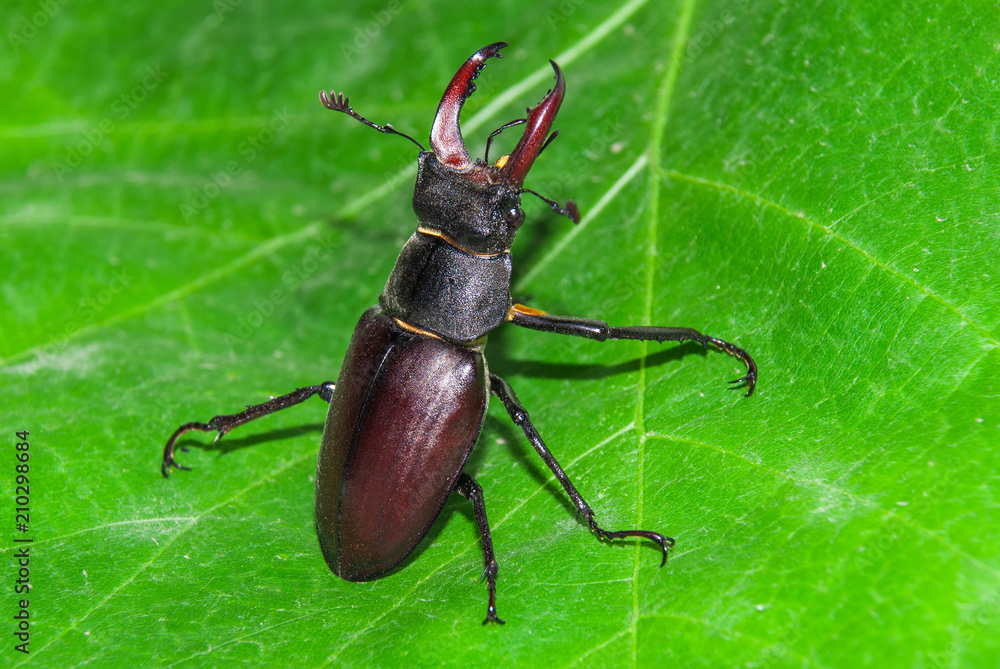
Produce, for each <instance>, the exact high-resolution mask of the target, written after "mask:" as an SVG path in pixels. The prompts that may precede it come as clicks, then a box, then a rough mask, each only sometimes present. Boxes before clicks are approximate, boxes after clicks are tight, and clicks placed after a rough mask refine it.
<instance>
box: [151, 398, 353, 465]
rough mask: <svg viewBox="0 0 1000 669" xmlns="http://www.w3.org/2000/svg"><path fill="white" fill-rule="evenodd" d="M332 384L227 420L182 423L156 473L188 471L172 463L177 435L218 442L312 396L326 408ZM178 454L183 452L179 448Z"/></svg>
mask: <svg viewBox="0 0 1000 669" xmlns="http://www.w3.org/2000/svg"><path fill="white" fill-rule="evenodd" d="M333 388H334V383H333V381H326V382H325V383H321V384H319V385H318V386H307V387H305V388H297V389H296V390H294V391H292V392H290V393H288V394H287V395H282V396H281V397H275V398H273V399H271V400H269V401H267V402H264V403H262V404H254V405H252V406H248V407H247V408H246V411H241V412H240V413H235V414H231V415H229V416H216V417H215V418H213V419H212V420H210V421H208V422H207V423H199V422H197V421H193V422H190V423H185V424H184V425H181V426H180V427H179V428H177V429H176V430H175V431H174V433H173V434H172V435H170V439H168V440H167V445H166V446H165V447H164V448H163V464H162V465H160V471H161V472H163V476H164V478H166V477H167V476H170V468H171V467H173V468H174V469H191V468H190V467H185V466H184V465H181V464H179V463H178V462H177V461H176V460H174V447H175V445H176V444H177V440H178V439H180V437H181V435H182V434H184V433H185V432H190V431H191V430H197V431H199V432H216V431H218V433H219V434H218V435H217V436H216V437H215V438H216V440H218V439H221V438H222V436H223V435H224V434H226V433H227V432H231V431H232V430H234V429H236V428H237V427H239V426H240V425H243V424H244V423H249V422H250V421H252V420H254V419H255V418H260V417H261V416H266V415H268V414H271V413H274V412H275V411H281V410H282V409H287V408H288V407H290V406H295V405H296V404H298V403H299V402H304V401H306V400H307V399H309V398H310V397H312V396H313V395H319V396H320V397H321V398H323V399H324V400H326V402H327V404H329V403H330V400H331V399H332V398H333ZM181 450H182V451H185V452H186V451H187V449H186V448H184V447H183V446H182V447H181Z"/></svg>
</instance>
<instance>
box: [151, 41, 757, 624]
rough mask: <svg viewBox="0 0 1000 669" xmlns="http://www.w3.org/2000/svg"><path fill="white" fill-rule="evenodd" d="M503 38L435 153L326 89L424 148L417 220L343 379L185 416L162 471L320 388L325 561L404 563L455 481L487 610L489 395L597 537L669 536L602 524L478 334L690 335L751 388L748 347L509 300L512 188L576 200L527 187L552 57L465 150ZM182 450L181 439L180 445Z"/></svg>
mask: <svg viewBox="0 0 1000 669" xmlns="http://www.w3.org/2000/svg"><path fill="white" fill-rule="evenodd" d="M505 46H507V45H506V43H504V42H497V43H495V44H491V45H489V46H487V47H484V48H482V49H480V50H479V51H477V52H476V53H475V54H473V55H472V57H471V58H469V59H468V60H467V61H465V64H464V65H462V67H461V68H460V69H459V70H458V72H457V73H456V74H455V76H454V77H453V78H452V80H451V83H450V84H448V88H447V89H446V90H445V92H444V96H443V97H442V98H441V102H440V104H439V105H438V109H437V115H436V116H435V117H434V124H433V126H432V127H431V133H430V145H431V150H430V151H428V150H426V149H425V148H424V147H423V145H421V144H420V142H418V141H417V140H415V139H413V138H412V137H410V136H409V135H405V134H403V133H401V132H399V131H397V130H396V129H394V128H393V127H392V126H391V125H388V124H386V125H385V126H379V125H376V124H374V123H372V122H371V121H369V120H368V119H366V118H364V117H362V116H360V115H358V114H357V113H355V111H354V110H353V109H352V108H351V106H350V104H349V99H348V98H347V97H345V96H344V94H343V93H334V92H333V91H330V93H329V94H328V93H327V92H326V91H323V92H321V93H320V100H321V101H322V103H323V105H325V106H326V107H327V108H328V109H332V110H334V111H339V112H343V113H345V114H348V115H350V116H351V117H353V118H355V119H357V120H358V121H360V122H361V123H364V124H365V125H367V126H369V127H371V128H374V129H375V130H378V131H379V132H382V133H386V134H397V135H401V136H403V137H405V138H406V139H408V140H410V141H411V142H413V143H414V144H416V145H417V146H418V147H420V155H419V157H418V163H419V170H418V172H417V181H416V187H415V189H414V192H413V209H414V211H415V212H416V214H417V220H418V225H417V230H416V232H415V233H414V234H413V236H412V237H410V239H409V241H407V242H406V245H405V246H403V249H402V251H401V252H400V254H399V258H398V259H397V260H396V265H395V267H394V269H393V270H392V274H390V276H389V280H388V282H387V283H386V286H385V290H384V291H383V292H382V295H381V297H380V298H379V303H378V305H377V306H373V307H371V308H370V309H368V311H366V312H365V313H364V314H363V315H362V316H361V320H360V321H359V322H358V325H357V328H356V329H355V331H354V335H353V337H352V338H351V343H350V346H349V347H348V350H347V355H346V357H345V358H344V363H343V366H342V367H341V369H340V375H339V377H338V379H337V382H336V384H334V383H331V382H329V381H327V382H325V383H321V384H319V385H315V386H309V387H306V388H299V389H297V390H296V391H294V392H292V393H289V394H287V395H283V396H281V397H277V398H274V399H272V400H271V401H269V402H265V403H263V404H258V405H255V406H250V407H249V408H247V410H246V411H243V412H241V413H238V414H232V415H228V416H216V417H215V418H213V419H212V420H210V421H208V422H207V423H199V422H191V423H187V424H185V425H182V426H180V427H179V428H177V430H176V431H175V432H174V433H173V435H172V436H171V437H170V439H169V440H168V441H167V444H166V447H165V448H164V451H163V462H162V465H161V471H162V473H163V475H164V476H165V477H166V476H168V475H169V473H170V468H171V467H173V468H176V469H188V468H187V467H184V466H182V465H180V464H178V463H177V461H176V460H174V449H175V446H176V444H177V440H178V438H179V437H180V436H181V435H183V434H184V433H185V432H188V431H190V430H198V431H201V432H213V431H217V432H218V435H217V436H216V439H218V438H220V437H222V436H223V435H224V434H226V433H227V432H230V431H231V430H233V429H234V428H236V427H238V426H240V425H243V424H244V423H248V422H250V421H251V420H254V419H256V418H260V417H261V416H265V415H267V414H270V413H273V412H275V411H279V410H281V409H285V408H288V407H290V406H293V405H295V404H298V403H299V402H302V401H304V400H306V399H308V398H310V397H312V396H313V395H319V396H320V397H321V398H322V399H323V400H324V401H326V402H328V403H329V405H330V409H329V413H328V414H327V418H326V425H325V427H324V429H323V438H322V445H321V447H320V453H319V463H318V465H317V468H316V529H317V533H318V535H319V544H320V547H321V548H322V552H323V555H324V557H325V558H326V562H327V564H328V565H329V567H330V569H331V570H333V572H334V573H335V574H337V575H338V576H340V577H342V578H344V579H347V580H349V581H369V580H372V579H374V578H378V577H379V576H382V575H383V574H385V573H386V572H388V571H390V570H391V569H392V568H393V567H395V566H397V565H398V564H399V563H400V562H402V560H403V559H405V558H406V557H407V556H408V555H409V554H410V553H411V552H412V551H413V549H414V548H415V547H416V546H417V544H418V543H419V542H420V540H421V539H422V538H423V537H424V535H426V534H427V531H428V530H429V529H430V526H431V524H432V523H433V522H434V520H435V518H437V516H438V514H439V513H440V511H441V508H442V507H443V506H444V502H445V500H446V499H447V497H448V496H449V495H450V494H451V493H452V492H457V493H458V494H460V495H462V496H463V497H465V498H467V499H468V500H469V501H471V502H472V505H473V509H474V511H475V516H476V522H477V524H478V525H479V531H480V534H481V536H482V549H483V557H484V560H485V572H484V575H485V577H486V585H487V589H488V592H489V604H488V608H487V613H486V619H485V620H484V621H483V624H486V623H488V622H494V623H500V624H502V623H503V621H502V620H500V618H498V617H497V612H496V579H497V562H496V560H495V558H494V555H493V541H492V539H491V538H490V528H489V523H488V521H487V519H486V506H485V504H484V501H483V490H482V488H481V487H480V486H479V484H478V483H476V481H475V479H473V478H472V477H471V476H469V474H467V473H465V472H464V471H463V467H464V465H465V461H466V459H467V458H468V457H469V453H470V452H471V450H472V447H473V445H474V444H475V443H476V439H477V438H478V437H479V434H480V431H481V430H482V426H483V420H484V418H485V416H486V406H487V403H488V401H489V395H490V393H492V394H494V395H496V396H497V397H498V398H499V399H500V402H501V403H502V404H503V406H504V408H505V409H506V410H507V413H509V414H510V417H511V419H512V420H513V421H514V423H515V424H516V425H517V426H519V427H520V428H521V429H522V430H523V431H524V434H525V436H526V437H527V439H528V441H529V442H531V445H532V446H533V447H534V449H535V450H536V451H537V452H538V455H539V456H541V458H542V460H544V461H545V464H546V465H548V467H549V469H551V470H552V473H553V474H554V475H555V477H556V478H557V479H558V480H559V483H561V484H562V486H563V488H564V489H565V490H566V494H568V495H569V497H570V499H571V500H572V501H573V504H574V505H575V506H576V508H577V510H578V511H579V513H580V515H582V516H583V518H584V519H586V522H587V524H588V525H589V526H590V530H591V531H592V532H593V533H594V534H595V535H597V537H598V539H602V540H603V539H607V540H609V541H610V540H613V539H622V538H626V537H639V538H643V539H648V540H650V541H653V542H655V543H656V544H658V545H659V547H660V550H661V551H662V555H663V557H662V560H661V562H660V566H661V567H662V566H663V565H664V564H665V563H666V560H667V554H668V552H669V549H670V548H671V547H672V546H673V545H674V540H673V539H671V538H670V537H666V536H664V535H662V534H659V533H658V532H651V531H648V530H617V531H609V530H605V529H604V528H602V527H600V526H599V525H598V524H597V521H596V520H595V519H594V512H593V510H591V508H590V506H589V505H588V504H587V503H586V502H585V501H584V500H583V497H581V496H580V493H579V492H577V489H576V487H575V486H574V485H573V484H572V483H571V482H570V480H569V478H568V477H567V476H566V473H565V472H564V471H563V469H562V467H560V466H559V463H558V462H556V459H555V457H553V455H552V454H551V453H550V452H549V450H548V448H546V446H545V443H544V442H543V441H542V438H541V436H540V435H539V434H538V431H537V430H536V429H535V426H534V425H533V424H532V422H531V419H530V418H529V417H528V412H527V411H525V409H524V407H523V406H521V403H520V401H519V400H518V398H517V395H516V394H515V393H514V390H513V389H512V388H511V387H510V385H508V383H507V382H506V381H504V380H503V379H501V378H500V377H499V376H497V375H496V374H491V373H490V372H489V370H488V367H487V364H486V358H485V357H484V355H483V349H484V348H485V346H486V336H487V333H489V332H490V331H491V330H493V329H494V328H496V327H497V326H499V325H500V324H502V323H504V322H509V323H513V324H514V325H520V326H521V327H525V328H529V329H532V330H540V331H542V332H550V333H553V334H561V335H571V336H576V337H586V338H589V339H596V340H597V341H606V340H608V339H637V340H646V341H658V342H664V341H678V342H682V341H685V340H693V341H696V342H700V343H701V344H702V345H703V346H705V347H706V348H707V347H708V345H709V344H711V345H712V346H714V347H717V348H719V349H720V350H722V351H724V352H726V353H728V354H729V355H731V356H735V357H736V358H738V359H740V360H741V361H743V363H745V364H746V366H747V373H746V375H745V376H743V377H742V378H740V379H736V380H735V381H732V382H731V383H737V384H739V383H746V389H747V391H746V395H747V396H749V395H751V394H752V393H753V391H754V386H755V384H756V382H757V365H756V364H755V363H754V361H753V359H752V358H751V357H750V355H749V354H747V353H746V351H744V350H742V349H740V348H737V347H736V346H734V345H732V344H729V343H727V342H724V341H722V340H720V339H716V338H715V337H709V336H706V335H703V334H701V333H700V332H698V331H697V330H692V329H690V328H673V327H651V326H630V327H611V326H609V325H608V324H607V323H604V322H603V321H599V320H592V319H587V318H575V317H571V316H554V315H551V314H548V313H546V312H544V311H540V310H538V309H534V308H531V307H527V306H524V305H522V304H514V303H512V302H511V298H510V272H511V261H510V247H511V242H512V241H513V239H514V235H515V234H516V233H517V230H518V228H519V227H520V226H521V224H522V223H523V222H524V213H523V212H522V211H521V195H522V194H525V193H529V194H532V195H536V196H537V197H539V198H541V199H542V200H544V201H545V202H546V203H548V205H549V206H550V207H551V208H552V210H553V211H555V212H557V213H559V214H562V215H564V216H566V217H568V218H570V219H572V220H573V221H574V222H578V221H579V211H578V209H577V207H576V205H575V204H574V203H573V202H572V200H570V201H568V202H567V203H566V206H565V207H561V206H559V204H558V203H557V202H555V201H553V200H550V199H548V198H545V197H543V196H541V195H539V194H538V193H535V192H534V191H531V190H528V189H526V188H523V187H522V184H523V183H524V178H525V176H526V175H527V174H528V171H529V170H530V169H531V166H532V165H533V164H534V162H535V159H536V158H537V157H538V155H539V154H540V153H541V152H542V150H543V149H544V148H545V147H546V146H547V145H548V144H549V142H551V141H552V139H553V138H554V137H555V135H556V133H555V132H553V133H552V134H551V135H549V130H550V128H551V127H552V122H553V120H554V119H555V116H556V113H557V112H558V111H559V106H560V104H561V103H562V99H563V95H564V93H565V89H566V86H565V82H564V80H563V75H562V72H560V70H559V66H558V65H556V64H555V63H554V62H552V61H549V62H550V63H551V64H552V68H553V70H555V79H556V84H555V86H554V87H553V88H552V89H551V90H550V91H549V92H548V93H547V94H546V96H545V98H544V99H543V100H542V101H541V102H540V103H539V104H538V105H537V106H535V107H533V108H531V109H528V111H527V116H526V118H523V119H517V120H515V121H512V122H510V123H507V124H506V125H504V126H502V127H500V128H499V129H497V130H496V131H495V132H493V133H492V134H491V135H490V136H489V139H488V140H487V145H486V156H487V157H486V158H485V159H484V160H478V159H477V160H475V161H474V160H472V158H470V157H469V153H468V151H467V150H466V147H465V141H464V140H463V138H462V133H461V131H460V130H459V122H458V119H459V112H460V111H461V109H462V104H463V103H464V102H465V99H466V98H467V97H469V96H470V95H471V94H472V92H473V91H475V79H476V77H477V75H478V74H479V71H480V70H482V68H483V67H484V66H485V64H486V61H487V60H488V59H489V58H492V57H498V58H499V57H500V49H502V48H503V47H505ZM516 125H525V126H527V127H526V129H525V131H524V134H523V135H522V136H521V139H520V140H519V141H518V143H517V146H516V147H515V148H514V150H513V151H512V152H511V153H510V154H508V155H505V156H503V157H501V158H500V159H499V160H498V161H497V162H496V163H495V164H493V165H490V164H489V158H488V156H489V146H490V142H491V141H492V140H493V138H494V137H495V136H496V135H497V134H499V133H500V132H502V131H503V130H506V129H507V128H510V127H513V126H516ZM181 450H185V449H184V448H183V447H182V448H181Z"/></svg>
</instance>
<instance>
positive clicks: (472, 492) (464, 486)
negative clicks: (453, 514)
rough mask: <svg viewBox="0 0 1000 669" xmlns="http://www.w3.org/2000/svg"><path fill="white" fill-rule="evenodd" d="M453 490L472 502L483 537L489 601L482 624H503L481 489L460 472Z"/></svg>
mask: <svg viewBox="0 0 1000 669" xmlns="http://www.w3.org/2000/svg"><path fill="white" fill-rule="evenodd" d="M455 492H457V493H458V494H459V495H461V496H462V497H464V498H465V499H467V500H469V501H470V502H472V508H473V509H474V510H475V512H476V522H477V523H479V534H480V536H481V537H482V538H483V560H484V562H485V563H486V569H485V570H484V571H483V575H484V576H485V577H486V587H487V588H488V589H489V592H490V603H489V606H488V607H487V609H486V620H484V621H483V624H484V625H485V624H486V623H499V624H501V625H503V624H504V621H502V620H500V619H499V618H497V606H496V598H497V571H499V567H498V566H497V561H496V558H495V557H494V556H493V539H492V537H490V523H489V521H488V520H487V519H486V502H485V501H483V489H482V488H481V487H480V486H479V484H478V483H476V479H474V478H472V477H471V476H469V475H468V474H466V473H465V472H462V473H461V474H459V476H458V481H457V482H456V483H455Z"/></svg>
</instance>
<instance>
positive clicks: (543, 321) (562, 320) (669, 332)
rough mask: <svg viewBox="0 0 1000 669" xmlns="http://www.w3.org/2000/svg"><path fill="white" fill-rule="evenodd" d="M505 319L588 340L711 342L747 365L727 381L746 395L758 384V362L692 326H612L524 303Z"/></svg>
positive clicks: (518, 305)
mask: <svg viewBox="0 0 1000 669" xmlns="http://www.w3.org/2000/svg"><path fill="white" fill-rule="evenodd" d="M507 320H508V321H510V322H511V323H513V324H514V325H520V326H521V327H524V328H528V329H530V330H539V331H541V332H552V333H554V334H563V335H571V336H573V337H586V338H587V339H595V340H597V341H607V340H608V339H638V340H640V341H658V342H665V341H696V342H698V343H700V344H701V345H702V346H704V347H705V348H708V345H709V344H711V345H712V346H714V347H716V348H717V349H719V350H720V351H724V352H726V353H728V354H729V355H731V356H733V357H734V358H738V359H739V360H741V361H742V362H743V364H745V365H746V366H747V373H746V375H744V376H743V377H742V378H739V379H735V380H733V381H730V383H746V384H747V385H746V389H747V392H746V395H745V397H750V396H751V395H753V389H754V386H756V385H757V363H755V362H754V361H753V358H751V357H750V354H749V353H747V352H746V351H744V350H743V349H741V348H739V347H738V346H734V345H733V344H730V343H729V342H727V341H722V340H721V339H716V338H715V337H709V336H708V335H704V334H702V333H700V332H698V331H697V330H695V329H693V328H667V327H660V326H656V325H629V326H626V327H612V326H610V325H608V324H607V323H605V322H604V321H599V320H597V319H594V318H576V317H575V316H555V315H553V314H548V313H545V312H544V311H541V310H539V309H532V308H531V307H526V306H524V305H523V304H515V305H514V306H512V307H511V308H510V311H509V312H508V313H507Z"/></svg>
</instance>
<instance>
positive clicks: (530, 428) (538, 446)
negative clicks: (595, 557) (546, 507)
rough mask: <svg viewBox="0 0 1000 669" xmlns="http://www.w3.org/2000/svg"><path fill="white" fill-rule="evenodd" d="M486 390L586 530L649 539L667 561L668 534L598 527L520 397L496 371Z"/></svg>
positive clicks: (612, 536)
mask: <svg viewBox="0 0 1000 669" xmlns="http://www.w3.org/2000/svg"><path fill="white" fill-rule="evenodd" d="M490 390H491V391H492V392H493V394H494V395H496V396H497V397H499V398H500V401H501V402H502V403H503V405H504V408H506V409H507V413H508V414H510V418H511V420H513V421H514V424H515V425H517V426H519V427H520V428H521V429H522V430H524V435H525V436H526V437H527V438H528V441H529V442H531V445H532V446H533V447H534V449H535V451H537V452H538V455H540V456H541V458H542V460H544V461H545V464H546V465H548V467H549V469H551V470H552V473H553V474H555V477H556V478H557V479H558V480H559V483H561V484H562V487H563V489H564V490H565V491H566V494H567V495H569V498H570V499H571V500H573V504H574V505H576V508H577V510H578V511H579V512H580V513H581V514H582V515H583V517H584V518H586V519H587V523H588V524H589V525H590V531H591V532H593V533H594V534H596V535H597V538H598V539H608V540H609V541H610V540H613V539H624V538H625V537H641V538H643V539H649V540H650V541H654V542H656V543H657V544H659V546H660V550H662V551H663V560H661V562H660V566H661V567H662V566H663V565H665V564H666V563H667V552H668V551H669V550H670V548H671V547H672V546H673V545H674V540H673V539H671V538H670V537H665V536H663V535H662V534H660V533H659V532H650V531H648V530H619V531H614V532H612V531H608V530H605V529H603V528H601V527H599V526H598V525H597V521H595V520H594V510H593V509H591V508H590V506H589V505H588V504H587V503H586V502H585V501H584V500H583V497H581V496H580V493H579V492H577V489H576V487H575V486H574V485H573V484H572V483H571V482H570V480H569V477H568V476H566V472H564V471H563V468H562V467H560V466H559V463H558V462H556V459H555V457H553V455H552V453H550V452H549V449H548V448H546V447H545V442H544V441H542V437H541V436H540V435H539V434H538V430H536V429H535V426H534V425H532V423H531V418H530V417H529V416H528V412H527V411H525V409H524V406H522V405H521V401H520V400H518V399H517V395H516V394H515V393H514V389H513V388H511V387H510V385H509V384H508V383H507V382H506V381H504V380H503V379H501V378H500V377H499V376H497V375H496V374H490Z"/></svg>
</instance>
